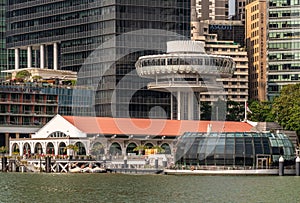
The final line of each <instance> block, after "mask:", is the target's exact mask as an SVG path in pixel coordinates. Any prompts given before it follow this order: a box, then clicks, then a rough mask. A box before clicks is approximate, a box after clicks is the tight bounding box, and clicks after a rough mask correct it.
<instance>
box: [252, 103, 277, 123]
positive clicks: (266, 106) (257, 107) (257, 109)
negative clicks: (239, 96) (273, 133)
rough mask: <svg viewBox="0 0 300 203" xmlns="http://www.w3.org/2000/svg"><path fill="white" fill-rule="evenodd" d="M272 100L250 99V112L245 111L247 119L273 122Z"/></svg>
mask: <svg viewBox="0 0 300 203" xmlns="http://www.w3.org/2000/svg"><path fill="white" fill-rule="evenodd" d="M272 106H273V104H272V102H269V101H263V102H259V101H251V102H250V104H249V109H250V110H251V112H252V113H249V112H248V113H247V118H248V120H251V121H255V122H273V121H274V114H273V113H272V108H273V107H272Z"/></svg>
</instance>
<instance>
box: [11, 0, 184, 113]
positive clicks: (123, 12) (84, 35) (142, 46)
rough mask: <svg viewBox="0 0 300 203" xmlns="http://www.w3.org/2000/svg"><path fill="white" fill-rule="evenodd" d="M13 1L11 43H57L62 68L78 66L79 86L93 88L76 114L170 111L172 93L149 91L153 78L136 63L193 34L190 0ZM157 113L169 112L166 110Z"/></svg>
mask: <svg viewBox="0 0 300 203" xmlns="http://www.w3.org/2000/svg"><path fill="white" fill-rule="evenodd" d="M8 2H9V3H8V7H7V8H8V12H7V15H8V17H9V19H8V37H7V40H8V47H9V48H18V47H26V46H33V47H34V46H36V45H38V44H46V45H47V44H53V43H57V44H58V53H59V58H58V64H59V67H58V69H61V70H72V71H77V72H78V81H77V85H79V86H90V87H91V88H92V89H94V91H95V93H94V95H92V98H86V99H85V100H89V101H90V104H89V105H87V106H90V108H87V109H82V108H80V109H78V108H77V109H75V110H74V111H73V114H74V115H90V116H115V117H127V113H128V112H129V116H131V117H142V118H144V117H148V116H149V111H150V110H151V109H152V107H153V106H157V105H158V106H161V107H162V108H163V109H164V110H165V111H166V112H169V108H170V107H169V106H170V105H169V100H170V99H169V94H168V93H159V92H151V91H148V90H146V84H147V83H148V82H149V81H145V80H142V79H140V78H138V76H137V75H136V73H135V72H134V71H133V70H134V69H135V68H134V63H135V62H136V60H137V59H138V57H139V56H142V55H148V54H153V53H161V52H163V51H164V49H165V44H166V43H165V42H166V41H169V40H174V39H183V38H189V36H190V1H185V0H173V1H167V0H164V1H161V0H151V1H146V0H136V1H132V0H131V1H129V0H128V1H127V0H126V1H124V0H122V1H121V0H109V1H101V0H66V1H50V0H46V1H45V0H38V1H24V0H9V1H8ZM147 29H155V30H157V31H156V32H155V31H154V34H151V32H149V31H147ZM158 30H160V31H158ZM134 31H137V32H138V33H130V32H134ZM124 33H130V34H127V35H126V36H125V35H124ZM49 46H50V47H51V45H49ZM49 52H51V51H49ZM37 56H38V54H37ZM49 61H50V60H49ZM37 63H38V60H37ZM48 66H49V68H51V64H50V65H49V64H48ZM124 76H126V77H124ZM137 90H139V91H137ZM80 98H82V95H78V97H77V95H75V96H74V98H73V101H74V102H76V103H78V102H81V101H80ZM128 102H129V103H130V104H128ZM76 106H77V105H76ZM167 115H169V114H168V113H167ZM152 116H154V117H157V118H160V117H164V115H163V114H162V113H161V111H154V113H153V114H152Z"/></svg>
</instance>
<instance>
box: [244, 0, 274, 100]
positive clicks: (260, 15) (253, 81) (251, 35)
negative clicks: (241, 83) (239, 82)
mask: <svg viewBox="0 0 300 203" xmlns="http://www.w3.org/2000/svg"><path fill="white" fill-rule="evenodd" d="M267 18H268V14H267V1H266V0H247V4H246V46H247V52H248V59H249V99H252V100H253V99H254V100H259V101H265V100H266V99H267V97H266V95H267V53H268V52H267V25H268V21H267ZM276 63H277V62H276Z"/></svg>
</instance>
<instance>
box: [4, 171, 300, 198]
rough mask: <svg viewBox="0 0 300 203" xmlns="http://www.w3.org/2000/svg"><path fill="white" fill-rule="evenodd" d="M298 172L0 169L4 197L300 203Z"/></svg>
mask: <svg viewBox="0 0 300 203" xmlns="http://www.w3.org/2000/svg"><path fill="white" fill-rule="evenodd" d="M299 180H300V177H295V176H284V177H279V176H166V175H121V174H33V173H0V198H1V199H0V202H300V197H299V195H297V193H298V192H299V187H300V181H299Z"/></svg>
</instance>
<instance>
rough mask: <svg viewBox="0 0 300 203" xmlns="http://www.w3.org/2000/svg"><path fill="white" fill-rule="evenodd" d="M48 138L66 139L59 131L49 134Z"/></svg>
mask: <svg viewBox="0 0 300 203" xmlns="http://www.w3.org/2000/svg"><path fill="white" fill-rule="evenodd" d="M48 137H67V135H66V134H65V133H63V132H60V131H55V132H53V133H51V134H50V135H49V136H48Z"/></svg>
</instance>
